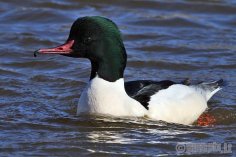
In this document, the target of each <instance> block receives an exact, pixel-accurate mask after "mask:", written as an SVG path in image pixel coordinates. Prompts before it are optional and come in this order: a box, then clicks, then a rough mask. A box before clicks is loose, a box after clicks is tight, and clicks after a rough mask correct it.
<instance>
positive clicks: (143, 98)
mask: <svg viewBox="0 0 236 157" xmlns="http://www.w3.org/2000/svg"><path fill="white" fill-rule="evenodd" d="M173 84H177V83H176V82H173V81H169V80H164V81H159V82H157V81H151V80H138V81H129V82H125V90H126V93H127V94H128V95H129V96H130V97H132V98H133V99H135V100H137V101H138V102H140V103H141V104H142V105H143V106H144V107H145V108H146V109H148V102H149V101H150V98H151V96H152V95H154V94H155V93H157V92H158V91H159V90H162V89H167V88H168V87H170V86H171V85H173ZM178 84H184V85H189V84H190V83H189V80H188V79H186V80H184V81H182V82H181V83H178Z"/></svg>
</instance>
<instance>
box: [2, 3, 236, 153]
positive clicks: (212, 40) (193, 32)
mask: <svg viewBox="0 0 236 157" xmlns="http://www.w3.org/2000/svg"><path fill="white" fill-rule="evenodd" d="M88 15H101V16H106V17H108V18H111V19H112V20H113V21H115V22H116V23H117V25H118V26H119V28H120V29H121V32H122V34H123V37H124V42H125V46H126V49H127V52H128V65H127V69H126V71H125V77H126V80H135V79H151V80H163V79H170V80H180V79H183V78H191V79H192V80H193V81H194V80H208V81H209V80H217V79H220V78H223V79H224V80H226V82H227V86H226V87H224V89H223V90H222V91H220V92H219V93H217V94H216V95H215V96H214V97H213V99H212V100H211V101H210V102H209V107H210V110H209V112H210V113H211V114H212V115H214V116H215V117H216V118H217V124H216V125H215V126H208V127H200V126H196V125H192V126H183V125H175V124H166V123H163V122H156V121H151V120H148V119H146V118H131V119H124V118H123V119H122V118H112V117H100V116H89V117H85V116H80V117H78V116H76V105H77V103H78V99H79V96H80V94H81V92H82V90H83V88H84V87H85V85H86V82H87V81H88V78H89V74H90V63H89V62H88V61H87V60H83V59H76V58H67V57H63V56H56V55H45V56H44V55H42V56H39V57H37V58H34V57H33V51H34V50H36V49H38V48H42V47H52V46H56V45H58V44H61V43H63V42H64V41H65V40H66V38H67V36H68V33H69V29H70V26H71V24H72V22H73V21H74V20H75V19H76V18H77V17H82V16H88ZM235 15H236V3H235V1H233V0H221V1H217V0H207V1H206V0H204V1H194V0H176V1H169V0H165V1H164V0H156V1H154V0H149V1H144V0H136V1H134V0H120V1H110V0H100V1H97V0H90V1H85V0H80V1H76V0H67V1H65V0H49V1H43V0H38V1H30V0H26V1H24V2H22V1H16V0H11V1H1V2H0V28H1V31H0V36H1V38H0V43H1V45H0V74H1V75H0V130H1V131H0V156H82V155H91V156H104V155H111V156H116V155H117V156H120V155H119V154H123V155H125V154H126V155H135V156H137V155H141V156H144V155H146V156H152V155H167V154H169V155H175V154H177V153H178V152H177V151H176V145H177V143H182V144H186V143H209V142H210V143H211V142H217V143H222V144H223V143H227V144H232V145H233V148H232V151H233V152H232V153H230V154H228V155H233V154H234V155H235V154H236V153H235V150H236V149H235V144H236V134H235V128H236V123H235V120H236V106H235V105H236V91H235V87H236V53H235V51H236V46H235V45H236V31H235V26H236V22H235V21H236V16H235ZM201 151H202V150H200V152H201ZM198 152H199V151H198ZM216 154H219V153H216Z"/></svg>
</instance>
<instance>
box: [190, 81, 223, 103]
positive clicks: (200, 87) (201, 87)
mask: <svg viewBox="0 0 236 157" xmlns="http://www.w3.org/2000/svg"><path fill="white" fill-rule="evenodd" d="M223 84H224V81H223V79H220V80H218V81H214V82H202V83H199V84H197V85H193V86H194V87H195V89H196V90H197V91H199V92H200V93H201V94H202V95H203V96H205V97H206V100H207V101H208V100H209V99H210V98H211V97H212V96H213V95H214V94H215V93H216V92H218V91H219V90H221V89H222V88H221V87H222V86H223Z"/></svg>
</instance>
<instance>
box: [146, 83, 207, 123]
mask: <svg viewBox="0 0 236 157" xmlns="http://www.w3.org/2000/svg"><path fill="white" fill-rule="evenodd" d="M148 107H149V113H148V116H149V117H150V118H152V119H155V120H162V121H166V122H171V123H179V124H185V125H188V124H192V123H193V122H194V121H196V120H197V119H198V117H199V116H200V115H201V114H202V113H203V112H204V111H205V110H206V108H207V100H206V97H205V96H203V95H202V94H201V93H200V92H199V91H197V90H196V89H194V88H192V87H189V86H185V85H180V84H176V85H172V86H170V87H169V88H167V89H164V90H160V91H159V92H157V93H156V94H154V95H153V96H151V100H150V102H149V106H148Z"/></svg>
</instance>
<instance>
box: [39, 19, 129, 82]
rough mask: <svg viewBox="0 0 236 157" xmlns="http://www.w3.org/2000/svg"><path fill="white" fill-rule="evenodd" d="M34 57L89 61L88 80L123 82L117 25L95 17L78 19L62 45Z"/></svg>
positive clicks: (123, 61)
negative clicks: (90, 69) (60, 56)
mask: <svg viewBox="0 0 236 157" xmlns="http://www.w3.org/2000/svg"><path fill="white" fill-rule="evenodd" d="M36 54H61V55H64V56H68V57H75V58H88V59H89V60H90V61H91V64H92V71H91V76H90V79H93V78H94V77H95V76H96V75H98V77H100V78H103V79H105V80H107V81H110V82H114V81H116V80H118V79H119V78H123V73H124V69H125V66H126V59H127V56H126V51H125V48H124V44H123V41H122V38H121V34H120V31H119V29H118V27H117V26H116V24H115V23H114V22H112V21H111V20H109V19H107V18H104V17H98V16H92V17H82V18H79V19H77V20H76V21H75V22H74V23H73V25H72V26H71V30H70V34H69V37H68V39H67V41H66V43H65V44H63V45H60V46H57V47H55V48H48V49H39V50H37V51H35V56H36Z"/></svg>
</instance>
